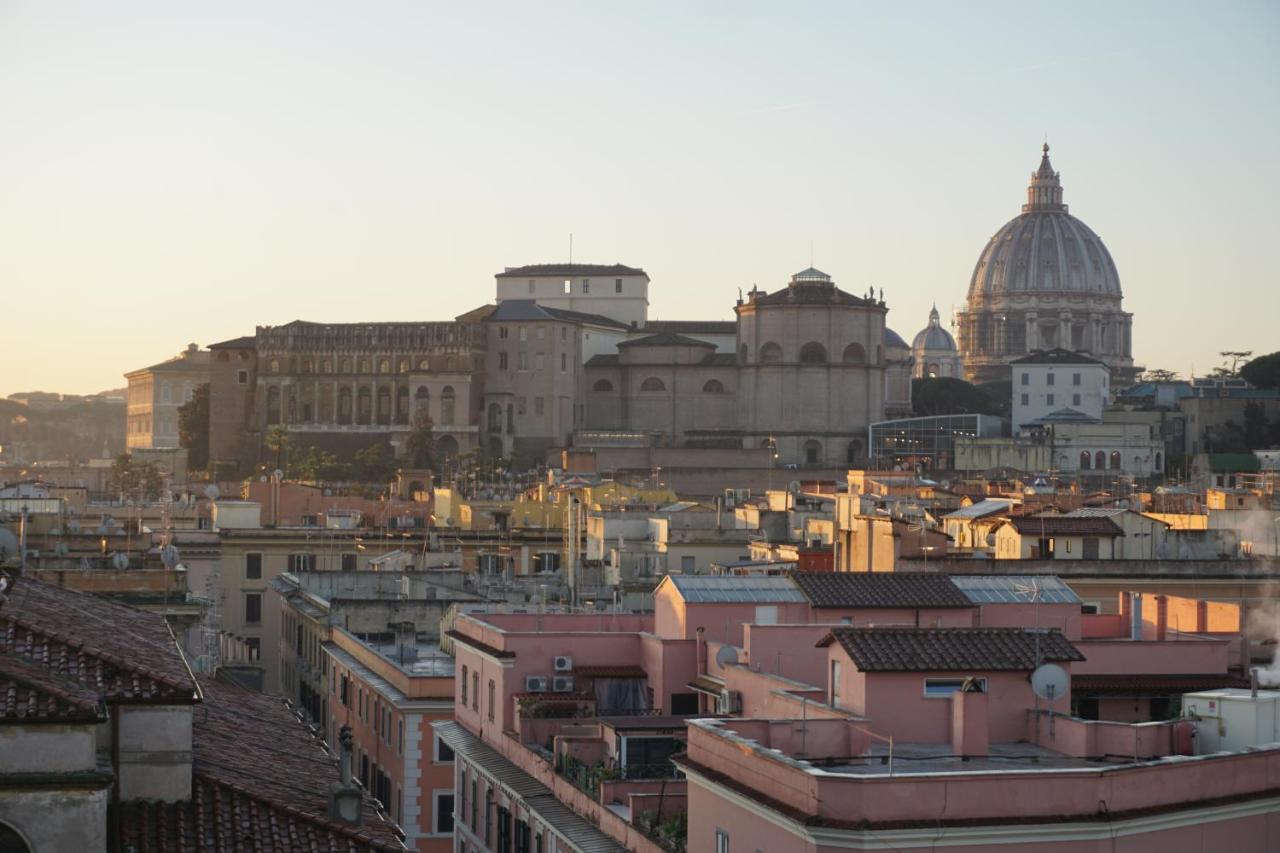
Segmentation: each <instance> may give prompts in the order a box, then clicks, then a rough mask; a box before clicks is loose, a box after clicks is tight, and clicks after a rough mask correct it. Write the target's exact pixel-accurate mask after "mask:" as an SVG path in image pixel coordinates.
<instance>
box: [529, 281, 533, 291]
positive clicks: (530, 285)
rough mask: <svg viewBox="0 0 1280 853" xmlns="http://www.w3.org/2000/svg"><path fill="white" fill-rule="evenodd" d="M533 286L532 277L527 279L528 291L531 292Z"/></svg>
mask: <svg viewBox="0 0 1280 853" xmlns="http://www.w3.org/2000/svg"><path fill="white" fill-rule="evenodd" d="M533 287H534V285H533V279H529V292H530V293H533Z"/></svg>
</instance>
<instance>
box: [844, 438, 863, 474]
mask: <svg viewBox="0 0 1280 853" xmlns="http://www.w3.org/2000/svg"><path fill="white" fill-rule="evenodd" d="M862 456H863V451H862V439H860V438H855V439H854V440H853V441H851V442H849V447H848V450H847V452H846V458H845V461H846V462H848V463H849V466H850V467H853V466H854V465H858V464H861V462H862Z"/></svg>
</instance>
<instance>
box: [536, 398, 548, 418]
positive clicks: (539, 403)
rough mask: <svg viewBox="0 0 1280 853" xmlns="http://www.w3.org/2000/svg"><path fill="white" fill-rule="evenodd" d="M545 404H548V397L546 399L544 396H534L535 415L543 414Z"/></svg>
mask: <svg viewBox="0 0 1280 853" xmlns="http://www.w3.org/2000/svg"><path fill="white" fill-rule="evenodd" d="M545 405H546V399H545V398H543V397H534V398H533V413H534V414H535V415H541V414H542V413H543V407H544V406H545Z"/></svg>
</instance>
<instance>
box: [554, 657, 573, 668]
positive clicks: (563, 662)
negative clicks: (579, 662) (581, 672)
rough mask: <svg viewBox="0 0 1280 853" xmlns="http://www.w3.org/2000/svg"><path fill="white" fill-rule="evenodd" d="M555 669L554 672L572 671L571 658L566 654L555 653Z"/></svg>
mask: <svg viewBox="0 0 1280 853" xmlns="http://www.w3.org/2000/svg"><path fill="white" fill-rule="evenodd" d="M555 670H556V672H573V658H571V657H569V656H568V655H557V656H556V659H555Z"/></svg>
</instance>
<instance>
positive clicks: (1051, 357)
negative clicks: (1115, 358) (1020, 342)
mask: <svg viewBox="0 0 1280 853" xmlns="http://www.w3.org/2000/svg"><path fill="white" fill-rule="evenodd" d="M1010 363H1011V364H1104V362H1101V361H1098V359H1096V358H1093V357H1091V356H1087V355H1084V354H1083V353H1078V352H1072V351H1071V350H1069V349H1063V348H1062V347H1055V348H1054V349H1046V350H1036V351H1035V352H1033V353H1031V355H1024V356H1023V357H1022V358H1015V359H1014V360H1013V361H1012V362H1010Z"/></svg>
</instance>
